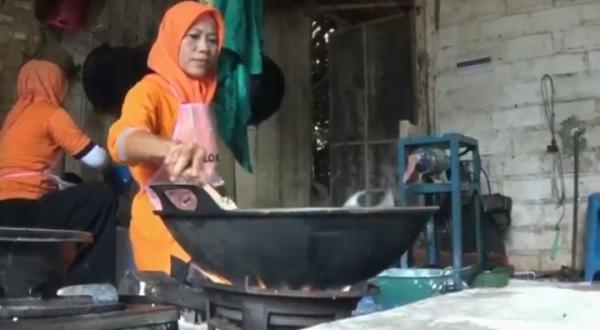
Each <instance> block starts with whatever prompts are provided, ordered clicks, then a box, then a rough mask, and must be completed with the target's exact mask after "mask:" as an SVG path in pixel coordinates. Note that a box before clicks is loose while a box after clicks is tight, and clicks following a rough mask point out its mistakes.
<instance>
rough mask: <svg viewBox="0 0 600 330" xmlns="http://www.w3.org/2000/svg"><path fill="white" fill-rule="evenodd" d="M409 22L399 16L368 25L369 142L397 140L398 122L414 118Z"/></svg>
mask: <svg viewBox="0 0 600 330" xmlns="http://www.w3.org/2000/svg"><path fill="white" fill-rule="evenodd" d="M409 23H410V20H409V17H408V16H406V15H398V16H394V17H389V18H386V19H382V20H378V21H376V22H373V23H369V24H367V25H366V26H365V28H364V29H365V32H366V44H365V49H366V50H367V52H366V63H367V67H368V70H367V81H368V89H367V94H368V95H367V101H368V104H369V105H368V109H369V112H368V116H367V121H368V132H367V140H369V141H372V140H384V139H394V138H396V137H397V136H398V122H399V121H400V120H403V119H409V120H413V119H414V118H415V97H414V84H413V79H414V75H413V73H414V71H415V70H414V69H413V62H412V58H413V56H412V47H411V29H410V26H409Z"/></svg>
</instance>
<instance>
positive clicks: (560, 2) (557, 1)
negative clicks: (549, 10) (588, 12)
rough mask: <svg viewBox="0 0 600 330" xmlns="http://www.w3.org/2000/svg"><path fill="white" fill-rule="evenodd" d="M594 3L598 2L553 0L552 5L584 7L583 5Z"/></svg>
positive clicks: (589, 0) (588, 0)
mask: <svg viewBox="0 0 600 330" xmlns="http://www.w3.org/2000/svg"><path fill="white" fill-rule="evenodd" d="M596 2H598V0H554V3H555V5H556V6H557V7H561V6H574V5H584V4H589V3H596Z"/></svg>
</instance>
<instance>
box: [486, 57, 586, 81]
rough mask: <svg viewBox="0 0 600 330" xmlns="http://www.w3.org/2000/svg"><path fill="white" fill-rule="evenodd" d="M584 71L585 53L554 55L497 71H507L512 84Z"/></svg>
mask: <svg viewBox="0 0 600 330" xmlns="http://www.w3.org/2000/svg"><path fill="white" fill-rule="evenodd" d="M586 70H587V67H586V63H585V53H577V54H556V55H552V56H548V57H540V58H536V59H530V60H524V61H520V62H515V63H508V64H502V65H500V67H499V68H498V70H497V71H499V72H504V71H507V72H508V77H509V78H510V79H509V80H510V81H512V82H514V81H524V80H527V81H531V80H540V79H541V78H542V76H544V75H545V74H550V75H561V74H570V73H580V72H585V71H586ZM504 76H506V74H504V75H503V77H502V78H503V79H506V78H504ZM503 81H504V80H503Z"/></svg>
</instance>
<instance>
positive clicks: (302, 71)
mask: <svg viewBox="0 0 600 330" xmlns="http://www.w3.org/2000/svg"><path fill="white" fill-rule="evenodd" d="M264 39H265V45H264V52H265V54H266V55H267V56H269V57H271V58H272V59H273V60H274V61H275V62H276V63H277V64H278V65H279V66H280V67H281V68H282V70H283V72H284V74H285V78H286V88H285V97H284V100H283V103H282V106H281V109H280V110H279V112H278V113H277V114H276V115H274V116H273V117H272V118H270V119H269V120H268V121H266V122H264V123H262V124H261V125H259V126H258V127H257V128H250V129H249V138H250V141H251V145H252V147H251V149H252V154H253V161H254V166H255V173H254V174H253V175H250V174H248V173H246V172H244V171H243V170H242V169H241V168H239V166H236V169H235V178H234V180H235V183H236V185H235V197H236V200H237V202H238V204H239V205H240V206H241V207H281V206H288V207H291V206H308V205H309V204H310V184H311V168H312V162H311V161H312V147H311V145H312V129H311V123H312V117H311V102H312V100H311V91H310V56H309V55H310V53H309V49H310V17H308V16H307V15H306V13H305V9H304V7H302V6H290V7H285V8H276V7H275V8H269V9H268V10H267V11H266V13H265V30H264Z"/></svg>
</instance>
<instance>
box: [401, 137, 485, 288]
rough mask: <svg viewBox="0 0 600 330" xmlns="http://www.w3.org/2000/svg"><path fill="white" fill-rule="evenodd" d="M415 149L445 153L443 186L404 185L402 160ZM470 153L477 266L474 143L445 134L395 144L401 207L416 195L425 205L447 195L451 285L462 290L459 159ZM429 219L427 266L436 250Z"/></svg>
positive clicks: (479, 236)
mask: <svg viewBox="0 0 600 330" xmlns="http://www.w3.org/2000/svg"><path fill="white" fill-rule="evenodd" d="M417 148H438V149H443V150H447V151H449V158H450V178H449V180H448V181H447V182H443V183H415V184H410V183H407V184H405V183H404V182H403V179H402V178H403V175H404V172H405V170H406V160H407V157H408V155H409V153H410V151H411V150H415V149H417ZM469 154H471V160H472V162H473V173H472V175H473V176H472V182H473V187H469V188H470V189H472V191H473V193H474V194H475V198H474V199H473V200H474V203H475V210H476V211H475V223H476V228H475V232H476V245H477V258H478V265H477V266H478V267H480V266H481V265H482V263H483V262H484V261H483V260H484V252H483V241H482V226H481V183H480V182H481V157H480V155H479V145H478V143H477V140H475V139H473V138H470V137H467V136H464V135H461V134H457V133H448V134H440V135H426V136H416V137H408V138H404V139H401V140H400V141H399V144H398V173H399V178H400V179H399V183H398V187H399V198H400V204H401V205H408V204H409V202H410V201H411V200H414V198H416V197H417V196H418V195H425V200H426V203H431V202H432V200H433V198H434V197H436V195H437V196H439V195H444V194H449V195H450V200H451V208H452V212H451V218H452V219H451V227H452V228H451V235H452V267H453V269H454V276H453V279H454V286H455V288H456V289H458V290H460V289H462V283H463V272H462V271H461V270H462V269H463V265H462V258H463V246H462V241H463V240H462V223H463V217H462V199H461V196H462V194H461V193H462V188H463V187H461V177H460V172H461V171H460V158H461V157H465V156H467V155H469ZM434 225H435V224H434V221H433V216H432V218H431V219H430V221H429V222H428V224H427V232H426V234H427V240H428V247H427V256H428V259H429V260H428V261H429V263H430V264H435V263H437V261H438V260H437V259H438V251H437V247H436V238H435V227H434Z"/></svg>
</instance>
